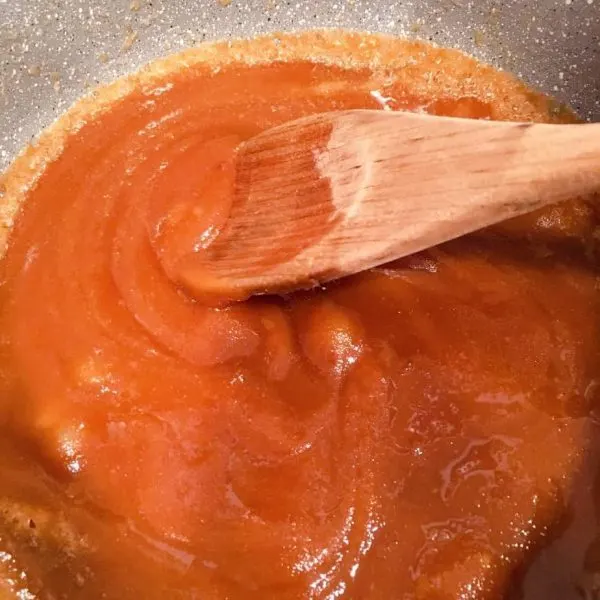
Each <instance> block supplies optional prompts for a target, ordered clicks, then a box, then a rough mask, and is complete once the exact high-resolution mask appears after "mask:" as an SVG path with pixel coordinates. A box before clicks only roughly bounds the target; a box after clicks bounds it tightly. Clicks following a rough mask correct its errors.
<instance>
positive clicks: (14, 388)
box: [0, 32, 600, 600]
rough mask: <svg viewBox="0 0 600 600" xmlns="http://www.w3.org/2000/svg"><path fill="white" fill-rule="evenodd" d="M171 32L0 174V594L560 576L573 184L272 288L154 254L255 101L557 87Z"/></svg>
mask: <svg viewBox="0 0 600 600" xmlns="http://www.w3.org/2000/svg"><path fill="white" fill-rule="evenodd" d="M195 52H198V51H190V53H188V54H184V55H183V56H182V57H179V58H178V59H175V60H172V61H170V62H169V61H163V62H162V63H157V64H156V65H155V68H152V67H151V68H150V70H149V71H147V72H146V73H145V74H142V75H139V76H137V78H134V79H132V80H129V83H128V84H127V85H126V86H125V87H124V88H119V89H120V91H119V93H115V94H113V96H111V100H110V102H106V103H105V104H104V105H103V106H102V109H101V110H95V111H94V108H93V107H94V103H93V102H92V103H90V104H89V105H86V107H84V108H81V107H80V108H79V109H77V108H76V109H73V110H74V111H77V110H79V113H78V115H79V117H81V116H82V115H83V117H85V118H84V121H83V122H78V123H77V125H76V126H75V125H73V123H72V122H69V121H68V117H65V118H64V119H63V121H59V124H58V125H57V126H55V127H54V129H53V130H52V131H51V132H50V133H49V134H47V135H46V137H44V138H43V143H41V144H40V145H39V146H38V147H37V148H33V149H31V150H30V151H29V153H28V154H27V155H26V156H25V157H24V158H22V159H20V161H17V163H16V165H15V166H14V167H13V168H12V170H10V171H9V172H8V173H7V174H6V175H5V176H4V179H3V185H5V186H6V188H7V190H8V191H9V194H8V197H9V200H10V199H16V200H15V202H16V201H17V200H18V202H19V203H21V202H23V201H24V203H23V206H22V210H21V212H20V214H19V215H18V217H17V218H16V222H15V224H14V226H13V227H12V230H11V233H10V240H9V244H8V249H7V252H6V255H5V257H4V258H3V260H2V262H1V263H0V280H1V281H2V286H1V288H0V427H1V429H2V434H1V438H2V441H1V442H0V450H1V452H0V481H1V482H2V484H1V485H0V551H1V552H4V554H0V556H5V557H8V558H6V560H4V565H5V566H4V567H0V573H3V571H2V568H4V571H5V583H4V584H0V597H1V596H2V585H4V587H5V588H6V589H7V590H12V591H13V592H14V593H16V592H17V591H18V590H22V591H23V590H28V591H29V593H31V594H33V595H34V596H35V597H39V598H86V599H90V600H93V599H96V598H119V599H129V598H131V599H133V598H136V599H138V598H144V599H149V600H151V599H153V598H202V599H224V598H228V599H231V600H237V599H240V600H251V599H261V600H262V599H266V598H278V599H300V598H303V599H304V598H306V599H334V598H353V599H365V600H367V599H368V600H374V599H382V600H390V599H406V600H409V599H422V600H436V599H457V598H461V599H471V598H472V599H476V598H481V599H483V598H490V599H492V598H493V599H495V598H504V597H507V598H508V597H511V596H510V594H515V595H516V596H515V597H520V596H518V594H519V593H521V591H523V590H524V592H525V593H526V596H525V597H527V598H544V599H547V598H552V597H554V596H552V594H554V593H558V592H559V591H560V590H563V591H564V590H566V592H565V594H563V595H561V596H556V598H559V597H560V598H570V597H573V598H575V597H577V596H576V595H573V596H568V595H566V594H567V593H569V594H571V593H572V594H576V585H580V583H577V582H579V581H580V579H578V578H580V577H583V575H582V572H583V570H584V566H585V560H584V558H583V556H584V553H585V549H586V548H587V546H588V545H589V544H590V543H591V542H592V541H593V537H594V531H593V526H592V525H590V523H593V522H594V521H593V520H594V519H595V516H594V515H595V512H594V507H593V502H594V501H593V497H592V496H591V495H590V492H589V490H590V489H591V488H592V482H593V477H594V473H595V469H594V468H593V467H590V466H589V465H590V464H592V465H593V464H594V463H593V461H598V460H599V454H598V447H599V446H600V433H599V431H598V425H597V424H596V421H595V420H594V414H593V411H594V409H595V404H596V403H597V401H598V389H599V385H600V383H599V378H600V368H599V364H600V362H599V361H600V345H599V344H598V325H599V323H600V321H599V303H598V269H597V265H598V261H597V257H598V254H597V235H595V234H597V231H598V229H597V227H598V215H597V214H596V213H595V212H594V210H595V209H594V207H593V205H592V204H590V203H588V202H586V201H584V200H581V199H580V200H574V201H573V202H572V203H569V204H568V205H565V206H561V207H557V208H552V209H549V210H546V211H544V212H540V213H537V214H535V215H532V216H530V217H527V218H521V219H518V220H515V221H514V222H511V223H508V224H506V225H503V226H500V227H496V228H494V229H491V230H489V231H486V232H483V233H480V234H477V235H474V236H470V237H468V238H464V239H462V240H458V241H455V242H452V243H449V244H447V245H445V246H443V247H440V248H436V249H433V250H431V251H429V252H426V253H423V254H421V255H418V256H415V257H411V258H409V259H407V260H404V261H401V262H398V263H395V264H391V265H388V266H386V267H385V268H380V269H374V270H372V271H370V272H367V273H363V274H360V275H358V276H355V277H352V278H349V279H347V280H344V281H340V282H338V283H335V284H331V285H328V286H327V287H326V288H325V289H319V290H316V291H313V292H309V293H301V294H296V295H292V296H290V297H286V298H262V299H253V300H251V301H248V302H246V303H241V304H239V305H235V306H231V307H229V308H225V309H213V308H209V307H206V306H204V305H202V304H201V303H198V302H196V301H195V299H194V298H193V297H192V296H190V295H189V294H187V293H186V292H185V290H183V289H181V288H180V287H179V286H178V285H176V283H174V281H173V279H174V278H173V272H174V269H176V266H177V257H179V256H180V255H181V254H182V253H184V252H187V251H188V250H190V249H193V248H194V247H197V246H201V245H202V244H205V243H208V242H209V241H210V237H211V231H212V230H213V228H214V227H215V224H218V223H220V222H222V221H223V219H225V218H226V214H227V206H228V194H227V190H228V185H229V180H228V178H229V177H231V160H232V153H233V149H234V148H235V146H236V144H238V143H239V142H240V141H241V140H244V139H247V138H248V137H249V136H251V135H253V134H255V133H257V132H259V131H261V130H263V129H265V128H267V127H271V126H274V125H276V124H279V123H282V122H284V121H286V120H290V119H294V118H297V117H300V116H302V115H306V114H309V113H314V112H320V111H327V110H334V109H339V108H371V109H383V107H384V106H385V107H386V108H390V109H409V110H425V111H427V112H431V113H435V114H445V115H458V116H467V117H475V118H498V119H502V118H504V119H507V118H509V119H516V120H531V119H533V120H541V121H545V120H560V119H569V116H568V115H565V114H562V113H561V114H557V113H556V111H555V110H554V109H553V108H552V104H551V103H550V102H549V101H548V100H546V99H545V98H543V97H541V96H538V95H536V94H534V93H532V92H530V91H528V90H527V89H526V88H525V87H523V86H522V85H521V84H519V83H517V82H515V81H514V80H512V79H511V78H510V77H509V76H507V75H504V74H500V73H497V72H495V71H493V70H492V69H491V68H488V67H483V66H481V65H478V64H477V63H475V62H474V61H473V60H472V59H469V58H467V57H464V56H462V55H460V54H458V53H455V52H452V51H446V50H437V49H433V48H430V47H428V46H425V45H421V44H414V43H412V44H411V43H406V42H401V41H398V40H393V39H388V38H381V37H375V36H367V35H364V34H360V35H359V34H345V33H340V32H338V33H330V34H315V33H310V34H303V35H300V36H297V37H295V36H284V37H282V38H281V39H278V40H273V39H266V40H259V41H254V42H245V43H238V44H233V45H231V46H225V45H221V46H217V47H216V49H214V48H213V49H211V50H210V51H208V50H206V51H205V52H206V53H205V54H202V52H204V51H200V53H199V54H197V53H196V54H195ZM112 89H113V91H114V88H112ZM107 94H108V92H107ZM98 102H101V98H100V99H98ZM98 106H99V105H98ZM86 111H87V112H86ZM70 114H71V115H73V114H75V113H74V112H71V113H70ZM61 136H62V137H61ZM59 138H60V140H62V141H61V144H62V145H61V146H60V147H59V148H58V150H57V149H56V148H57V147H58V146H52V143H53V142H54V141H56V140H58V139H59ZM45 156H52V157H53V158H54V160H51V161H49V163H48V164H47V166H45V168H43V169H42V170H41V171H40V172H35V173H34V174H33V175H32V171H31V169H32V168H33V167H32V166H31V165H32V164H34V163H35V160H37V159H39V158H44V157H45ZM25 167H27V168H25ZM28 169H29V170H28ZM28 178H29V179H28ZM34 179H35V180H34ZM24 181H25V185H24V183H23V182H24ZM23 189H25V190H26V191H25V192H23ZM19 194H21V196H22V197H21V196H19ZM590 461H592V462H591V463H590ZM577 490H580V492H578V491H577ZM581 490H583V491H581ZM577 494H579V496H577ZM573 495H575V500H573V497H574V496H573ZM574 507H575V508H577V510H586V511H588V512H586V513H581V512H575V513H572V512H571V511H572V509H573V508H574ZM573 515H575V516H573ZM582 515H583V516H582ZM585 515H587V516H585ZM582 518H583V519H584V521H583V523H584V524H583V525H581V522H582V521H581V519H582ZM585 519H587V521H586V520H585ZM561 544H563V545H561ZM557 548H558V550H557ZM563 555H564V556H570V557H571V559H570V560H571V562H569V560H566V559H565V560H562V559H561V557H563ZM573 557H575V558H573ZM561 561H562V562H561ZM571 563H573V564H571ZM565 565H567V566H565ZM560 569H563V571H564V573H563V575H564V577H563V579H560V577H562V576H561V575H559V573H562V572H563V571H560ZM565 569H566V570H565ZM569 569H570V570H569ZM21 574H22V575H21ZM553 578H554V579H553ZM555 579H556V581H559V580H560V581H562V582H563V583H564V581H566V582H567V583H564V586H566V587H564V589H563V588H561V587H560V585H563V584H562V583H556V581H555ZM582 581H583V580H582ZM548 582H553V583H552V585H550V584H549V583H548ZM581 585H582V584H581ZM569 586H570V587H569ZM567 588H568V589H567ZM15 597H16V596H15Z"/></svg>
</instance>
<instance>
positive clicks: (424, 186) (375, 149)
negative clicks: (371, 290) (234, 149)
mask: <svg viewBox="0 0 600 600" xmlns="http://www.w3.org/2000/svg"><path fill="white" fill-rule="evenodd" d="M236 169H237V174H236V183H235V190H234V200H233V204H232V210H231V214H230V216H229V218H228V220H227V222H226V224H225V226H224V228H223V230H222V232H221V234H220V235H219V236H218V237H217V238H216V240H215V241H214V242H213V244H212V245H211V246H210V247H209V248H208V250H207V252H206V254H205V255H203V256H202V258H199V259H198V261H197V262H195V261H194V260H192V261H191V262H188V268H187V269H186V270H185V271H184V272H182V281H183V283H184V284H185V285H186V286H188V287H190V288H192V289H193V290H194V292H197V293H198V294H200V295H202V294H206V295H208V296H211V295H212V296H215V297H223V298H227V299H242V298H246V297H248V296H250V295H253V294H263V293H273V292H275V293H281V292H286V291H291V290H294V289H299V288H310V287H312V286H315V285H317V284H318V283H322V282H326V281H330V280H332V279H336V278H339V277H344V276H346V275H350V274H352V273H356V272H358V271H362V270H365V269H369V268H371V267H374V266H376V265H380V264H383V263H386V262H389V261H392V260H395V259H398V258H401V257H403V256H406V255H409V254H412V253H414V252H418V251H420V250H423V249H425V248H429V247H431V246H435V245H437V244H440V243H442V242H445V241H448V240H451V239H453V238H456V237H459V236H461V235H464V234H467V233H470V232H472V231H475V230H477V229H481V228H483V227H486V226H489V225H492V224H494V223H498V222H500V221H503V220H506V219H509V218H511V217H515V216H517V215H521V214H524V213H527V212H531V211H533V210H536V209H538V208H541V207H543V206H545V205H548V204H553V203H557V202H561V201H563V200H567V199H569V198H573V197H576V196H579V195H582V194H588V193H591V192H593V191H595V190H598V189H600V124H588V125H538V124H524V123H507V122H494V121H478V120H470V119H455V118H446V117H432V116H428V115H421V114H414V113H405V112H385V111H369V110H352V111H343V112H332V113H324V114H318V115H314V116H310V117H306V118H303V119H300V120H297V121H293V122H289V123H286V124H284V125H281V126H279V127H276V128H273V129H270V130H267V131H265V132H263V133H261V134H259V135H257V136H256V137H254V138H252V139H250V140H249V141H248V142H246V143H244V144H243V145H242V146H241V147H240V149H239V155H238V159H237V165H236Z"/></svg>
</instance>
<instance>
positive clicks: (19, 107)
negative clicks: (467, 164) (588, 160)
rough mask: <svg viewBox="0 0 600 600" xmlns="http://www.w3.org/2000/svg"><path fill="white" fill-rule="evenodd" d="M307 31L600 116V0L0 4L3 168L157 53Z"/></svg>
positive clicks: (70, 0) (0, 0)
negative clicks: (353, 33)
mask: <svg viewBox="0 0 600 600" xmlns="http://www.w3.org/2000/svg"><path fill="white" fill-rule="evenodd" d="M316 27H319V28H321V27H343V28H352V29H360V30H367V31H379V32H384V33H391V34H397V35H400V36H404V37H412V38H421V39H425V40H429V41H432V42H435V43H437V44H439V45H443V46H452V47H456V48H459V49H461V50H463V51H465V52H467V53H469V54H473V55H474V56H476V57H477V58H479V59H481V60H483V61H485V62H488V63H492V64H494V65H495V66H497V67H500V68H503V69H506V70H508V71H511V72H513V73H515V74H516V75H518V76H519V77H521V78H522V79H523V80H525V81H526V82H527V83H529V84H530V85H532V86H533V87H537V88H539V89H541V90H542V91H544V92H547V93H549V94H552V95H554V96H556V97H557V98H558V99H559V100H561V101H563V102H566V103H568V104H570V105H571V106H572V107H573V108H574V109H575V110H576V111H577V112H578V114H579V115H580V116H581V117H582V118H585V119H590V120H600V0H474V1H467V0H406V1H399V0H197V1H193V0H0V171H1V170H2V169H3V168H4V167H6V166H7V164H8V163H9V162H10V161H11V159H12V158H13V157H14V156H15V155H16V154H17V152H18V151H19V149H20V148H22V147H23V145H25V144H26V143H27V142H29V141H31V139H32V138H34V137H35V136H36V135H37V134H38V133H39V132H40V131H41V129H42V128H43V127H45V126H46V125H48V124H49V123H50V122H52V121H53V120H54V119H55V118H56V117H57V116H58V115H59V114H61V113H62V112H64V111H65V110H66V109H67V108H68V107H69V106H70V105H71V104H72V103H73V102H74V101H75V100H76V99H77V98H78V97H80V96H82V95H83V94H86V93H89V92H90V91H91V89H93V88H94V87H95V86H97V85H98V84H101V83H103V82H108V81H110V80H113V79H114V78H116V77H118V76H120V75H123V74H125V73H127V72H131V71H132V70H135V69H137V68H139V67H140V66H142V65H143V64H144V63H147V62H148V61H150V60H151V59H153V58H155V57H158V56H161V55H165V54H168V53H171V52H174V51H177V50H180V49H183V48H185V47H189V46H193V45H196V44H198V43H201V42H203V41H207V40H213V39H221V38H239V37H248V36H252V35H256V34H259V33H268V32H271V31H281V30H298V29H311V28H316ZM594 468H595V467H594ZM582 526H583V527H584V528H585V527H586V524H582ZM575 559H577V557H575ZM575 559H574V560H575ZM542 567H543V565H542ZM567 570H568V569H567ZM557 581H558V578H557ZM544 585H545V586H546V587H545V591H546V592H547V594H546V596H545V597H547V598H550V597H552V598H561V597H562V598H563V600H564V595H562V591H561V589H560V586H559V585H557V584H556V582H555V581H553V580H552V578H550V579H548V580H547V581H546V583H545V584H544ZM539 597H543V596H541V595H540V596H539Z"/></svg>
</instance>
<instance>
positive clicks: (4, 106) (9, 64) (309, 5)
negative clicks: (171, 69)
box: [0, 0, 600, 169]
mask: <svg viewBox="0 0 600 600" xmlns="http://www.w3.org/2000/svg"><path fill="white" fill-rule="evenodd" d="M315 27H348V28H353V29H365V30H369V31H381V32H386V33H394V34H398V35H402V36H408V37H418V38H422V39H425V40H432V41H434V42H436V43H438V44H440V45H446V46H454V47H458V48H461V49H462V50H464V51H466V52H468V53H470V54H474V55H475V56H477V57H478V58H480V59H482V60H484V61H486V62H490V63H492V64H495V65H496V66H499V67H502V68H504V69H507V70H510V71H512V72H514V73H516V74H517V75H519V76H521V77H522V78H523V79H525V80H526V81H527V82H529V83H530V84H532V85H534V86H536V87H538V88H541V89H542V90H544V91H546V92H548V93H551V94H554V95H555V96H557V97H558V98H559V99H560V100H562V101H565V102H569V103H570V104H571V105H572V106H573V107H574V108H575V109H576V110H577V111H578V112H579V114H580V115H581V116H583V117H585V118H588V119H595V120H600V0H504V1H500V0H478V1H474V2H467V1H466V0H412V1H404V2H403V1H396V0H338V1H329V0H323V1H318V0H313V1H304V0H302V1H294V0H291V1H278V0H243V1H242V0H197V1H192V0H0V169H2V168H3V167H5V166H6V165H7V164H8V162H9V161H10V160H11V158H12V157H13V156H14V155H15V154H16V153H17V152H18V150H19V149H20V148H21V147H22V146H23V145H24V144H25V143H27V142H28V141H30V140H31V139H32V138H33V137H34V136H35V135H37V134H38V133H39V131H40V130H41V129H42V127H44V126H45V125H47V124H48V123H50V122H51V121H52V120H53V119H54V118H56V117H57V116H58V115H59V114H60V113H62V112H63V111H64V110H66V108H68V106H69V105H70V104H71V103H72V102H73V101H74V100H75V99H76V98H77V97H79V96H81V95H82V94H84V93H86V92H87V91H88V90H89V89H90V88H91V87H94V86H96V85H97V84H99V83H102V82H107V81H110V80H111V79H114V78H115V77H117V76H119V75H122V74H124V73H126V72H128V71H131V70H133V69H136V68H137V67H139V66H141V65H142V64H144V63H146V62H148V61H149V60H151V59H152V58H155V57H157V56H161V55H165V54H168V53H170V52H174V51H176V50H180V49H183V48H186V47H189V46H193V45H197V44H198V43H200V42H202V41H204V40H212V39H219V38H228V37H248V36H252V35H255V34H258V33H266V32H269V31H276V30H295V29H307V28H315Z"/></svg>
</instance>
